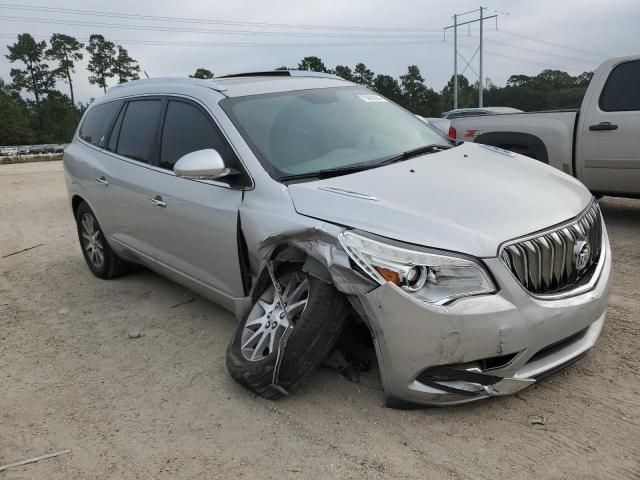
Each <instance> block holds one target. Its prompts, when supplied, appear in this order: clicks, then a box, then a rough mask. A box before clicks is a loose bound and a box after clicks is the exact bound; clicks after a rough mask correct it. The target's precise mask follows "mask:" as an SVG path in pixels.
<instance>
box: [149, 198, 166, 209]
mask: <svg viewBox="0 0 640 480" xmlns="http://www.w3.org/2000/svg"><path fill="white" fill-rule="evenodd" d="M148 199H149V201H150V202H151V203H152V204H154V205H155V206H156V207H162V208H165V207H166V206H167V202H165V201H163V200H162V197H161V196H160V195H156V196H155V197H153V198H152V197H148Z"/></svg>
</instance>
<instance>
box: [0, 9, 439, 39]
mask: <svg viewBox="0 0 640 480" xmlns="http://www.w3.org/2000/svg"><path fill="white" fill-rule="evenodd" d="M0 8H6V9H11V10H27V11H35V12H43V13H63V14H71V15H84V16H90V17H109V18H124V19H140V20H145V21H157V22H171V23H196V24H213V25H227V26H245V27H246V26H249V27H260V28H284V29H289V28H290V29H306V30H352V31H367V32H399V31H404V32H424V31H428V30H429V29H428V28H425V27H362V26H347V25H309V24H289V23H268V22H247V21H239V20H218V19H204V18H189V17H166V16H159V15H144V14H136V13H118V12H105V11H100V10H84V9H76V8H60V7H50V6H34V5H28V6H25V5H21V4H15V3H0ZM432 31H434V32H439V31H441V30H440V29H438V28H435V27H434V28H433V29H432Z"/></svg>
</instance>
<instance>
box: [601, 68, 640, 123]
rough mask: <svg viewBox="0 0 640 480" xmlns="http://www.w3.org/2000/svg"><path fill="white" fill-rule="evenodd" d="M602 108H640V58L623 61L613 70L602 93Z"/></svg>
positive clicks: (616, 110)
mask: <svg viewBox="0 0 640 480" xmlns="http://www.w3.org/2000/svg"><path fill="white" fill-rule="evenodd" d="M600 109H601V110H604V111H605V112H620V111H628V110H640V60H634V61H633V62H625V63H621V64H620V65H617V66H616V67H615V68H614V69H613V70H612V71H611V73H610V74H609V78H608V79H607V82H606V83H605V85H604V88H603V89H602V94H601V95H600Z"/></svg>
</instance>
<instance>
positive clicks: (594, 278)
mask: <svg viewBox="0 0 640 480" xmlns="http://www.w3.org/2000/svg"><path fill="white" fill-rule="evenodd" d="M597 203H598V201H597V200H596V199H595V198H592V199H591V201H590V202H589V205H587V207H586V208H585V209H584V210H583V211H582V212H580V213H579V214H578V215H576V216H575V217H573V218H572V219H570V220H567V221H566V222H562V223H560V224H557V225H554V226H553V227H549V228H547V229H544V230H540V231H538V232H535V233H531V234H528V235H524V236H522V237H518V238H515V239H513V240H508V241H506V242H503V243H502V244H501V245H500V247H499V248H498V257H497V258H498V259H500V262H501V264H502V265H503V266H504V267H505V268H506V269H507V271H508V272H509V274H510V275H511V276H512V277H513V279H514V280H515V281H516V283H517V284H518V286H520V288H522V290H523V291H524V292H525V293H526V294H527V295H529V296H530V297H532V298H535V299H538V300H562V299H565V298H570V297H575V296H578V295H581V294H583V293H586V292H589V291H591V290H593V289H594V288H595V286H596V284H597V283H598V280H600V275H601V274H602V269H603V268H604V264H605V261H606V258H607V248H606V246H607V243H606V242H607V239H608V235H607V229H606V227H605V224H604V219H603V218H602V213H600V219H601V222H602V238H601V242H602V249H601V252H600V258H599V259H598V263H597V264H596V269H595V270H594V272H593V274H592V275H591V279H590V280H589V282H587V283H585V284H583V285H580V286H578V287H576V288H574V289H571V290H566V291H564V292H558V293H547V294H539V293H533V292H531V291H530V290H527V288H526V287H525V286H524V285H523V284H522V282H520V280H519V279H518V277H516V275H515V274H514V273H513V271H512V270H511V269H510V268H509V266H508V265H506V264H505V262H504V261H502V253H503V251H504V249H505V248H506V247H508V246H510V245H514V244H518V243H521V242H526V241H528V240H532V239H534V238H538V237H540V236H543V235H547V234H549V233H553V232H555V231H557V230H561V229H563V228H566V227H568V226H571V225H573V224H575V223H576V222H578V221H580V219H582V217H583V216H585V215H586V213H587V212H588V211H590V210H591V209H592V208H593V206H594V205H595V204H597ZM598 208H599V206H598Z"/></svg>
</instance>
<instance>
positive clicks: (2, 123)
mask: <svg viewBox="0 0 640 480" xmlns="http://www.w3.org/2000/svg"><path fill="white" fill-rule="evenodd" d="M33 140H34V135H33V130H32V129H31V123H30V118H29V110H28V108H27V104H26V103H25V101H24V100H22V99H21V98H20V95H18V93H17V92H15V91H12V90H11V89H10V88H9V87H8V86H7V85H6V84H5V83H4V80H2V79H1V78H0V145H24V144H30V143H33Z"/></svg>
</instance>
